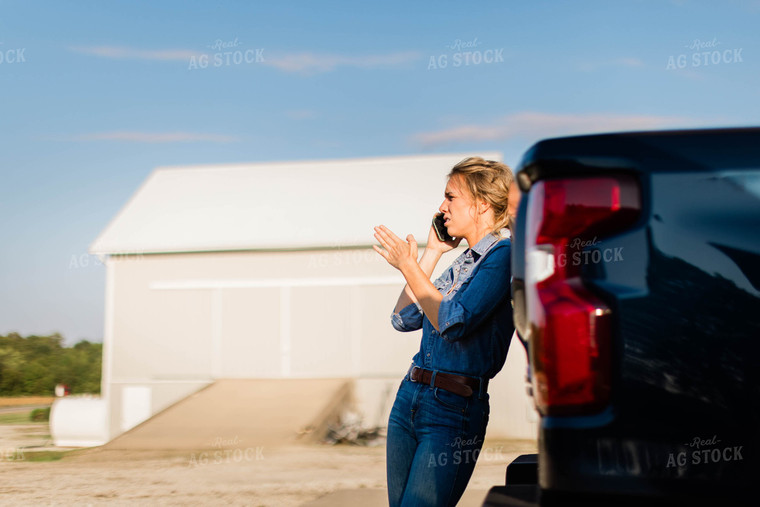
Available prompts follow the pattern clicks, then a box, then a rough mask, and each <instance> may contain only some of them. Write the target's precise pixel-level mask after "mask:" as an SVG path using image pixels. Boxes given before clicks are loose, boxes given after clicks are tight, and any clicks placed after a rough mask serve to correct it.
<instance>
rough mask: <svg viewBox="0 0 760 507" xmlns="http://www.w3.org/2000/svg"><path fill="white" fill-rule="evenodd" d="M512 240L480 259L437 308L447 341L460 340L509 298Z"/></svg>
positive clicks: (440, 326) (439, 323)
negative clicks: (477, 265)
mask: <svg viewBox="0 0 760 507" xmlns="http://www.w3.org/2000/svg"><path fill="white" fill-rule="evenodd" d="M509 256H510V244H509V242H505V243H503V244H501V245H497V246H495V247H494V248H493V249H492V250H491V251H490V252H488V254H487V255H486V256H485V257H484V258H483V259H481V261H480V265H479V267H478V269H477V271H476V272H475V273H474V274H473V276H472V278H471V279H469V280H468V281H467V282H466V283H465V284H464V285H463V286H462V287H461V288H460V289H459V291H457V292H456V293H455V294H454V295H453V296H452V297H451V298H444V299H443V301H441V305H440V307H439V308H438V332H439V334H440V335H441V338H443V339H444V340H446V341H449V342H453V341H457V340H460V339H462V338H464V337H466V336H468V335H469V334H470V332H471V331H472V330H473V329H475V328H477V327H478V325H480V323H481V322H483V321H484V320H485V319H486V318H487V317H488V316H489V315H490V314H491V312H493V311H494V309H495V308H496V306H497V305H498V304H499V303H500V302H502V301H504V300H507V301H508V300H509V297H510V292H509V280H510V277H511V274H510V265H509Z"/></svg>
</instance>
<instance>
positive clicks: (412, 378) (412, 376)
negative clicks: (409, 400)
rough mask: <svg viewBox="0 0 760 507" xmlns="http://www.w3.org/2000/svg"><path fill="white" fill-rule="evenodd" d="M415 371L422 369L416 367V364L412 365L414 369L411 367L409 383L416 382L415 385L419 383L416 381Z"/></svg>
mask: <svg viewBox="0 0 760 507" xmlns="http://www.w3.org/2000/svg"><path fill="white" fill-rule="evenodd" d="M415 369H417V370H419V369H420V367H419V366H417V365H414V364H413V365H412V367H411V368H409V382H414V383H417V381H416V380H414V370H415Z"/></svg>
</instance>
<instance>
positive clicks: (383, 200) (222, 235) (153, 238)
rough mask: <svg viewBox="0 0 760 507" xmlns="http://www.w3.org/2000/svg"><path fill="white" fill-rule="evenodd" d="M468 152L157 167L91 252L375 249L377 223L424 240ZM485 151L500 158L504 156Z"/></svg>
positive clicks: (99, 237)
mask: <svg viewBox="0 0 760 507" xmlns="http://www.w3.org/2000/svg"><path fill="white" fill-rule="evenodd" d="M470 155H472V154H445V155H417V156H399V157H377V158H360V159H343V160H319V161H306V162H304V161H301V162H266V163H251V164H234V165H212V166H190V167H167V168H158V169H156V170H154V171H153V172H152V173H151V175H150V176H149V177H148V178H147V180H146V181H145V182H143V184H142V186H141V187H140V188H139V189H138V190H137V192H136V193H135V194H134V195H133V196H132V197H131V199H130V200H129V201H128V202H127V203H126V204H125V205H124V207H123V208H122V209H121V210H120V211H119V213H118V214H117V215H116V216H115V217H114V218H113V220H112V221H111V222H110V223H109V224H108V226H107V227H106V228H105V229H104V230H103V231H102V232H101V233H100V235H99V236H98V238H97V239H96V240H95V241H94V242H93V243H92V245H90V252H91V253H93V254H98V255H103V254H130V253H169V252H209V251H230V250H280V249H283V250H284V249H313V248H337V247H349V246H368V245H371V244H373V243H374V242H375V240H374V238H373V230H372V228H373V227H374V226H375V225H378V224H385V225H387V226H388V227H390V228H391V230H393V231H394V232H396V233H397V234H399V235H400V236H402V237H403V236H406V235H407V234H409V233H412V234H414V235H415V237H416V238H417V240H418V241H419V242H424V241H425V240H426V239H427V231H428V227H429V225H428V224H429V221H430V219H431V218H432V215H433V213H435V211H436V209H437V208H438V206H439V205H440V203H441V201H442V200H443V189H444V187H445V184H446V174H447V173H448V171H449V170H450V169H451V167H452V166H454V165H455V164H456V163H457V162H459V161H460V160H462V159H463V158H465V157H467V156H470ZM477 155H480V156H483V157H484V158H487V159H491V160H501V155H500V154H499V153H494V152H488V153H478V154H477Z"/></svg>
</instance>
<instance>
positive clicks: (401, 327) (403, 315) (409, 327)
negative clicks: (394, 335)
mask: <svg viewBox="0 0 760 507" xmlns="http://www.w3.org/2000/svg"><path fill="white" fill-rule="evenodd" d="M422 317H423V313H422V307H421V306H420V305H419V304H418V303H411V304H409V305H407V306H405V307H404V308H402V309H401V311H399V312H398V313H397V312H393V313H392V314H391V324H393V327H394V328H395V329H396V330H397V331H416V330H418V329H420V328H421V327H422Z"/></svg>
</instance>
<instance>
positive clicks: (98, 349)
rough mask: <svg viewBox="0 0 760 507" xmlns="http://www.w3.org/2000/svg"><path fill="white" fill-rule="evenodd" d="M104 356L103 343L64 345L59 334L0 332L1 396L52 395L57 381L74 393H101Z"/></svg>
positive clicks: (87, 342)
mask: <svg viewBox="0 0 760 507" xmlns="http://www.w3.org/2000/svg"><path fill="white" fill-rule="evenodd" d="M102 355H103V344H102V343H92V342H89V341H87V340H82V341H80V342H78V343H77V344H75V345H73V346H71V347H64V346H63V337H62V336H61V335H59V334H58V333H55V334H52V335H50V336H27V337H22V336H20V335H18V334H17V333H10V334H9V335H7V336H2V335H0V396H52V395H53V394H54V393H55V386H56V385H57V384H64V385H66V386H67V387H68V388H69V390H70V393H71V394H85V393H90V394H98V393H100V375H101V362H102Z"/></svg>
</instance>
